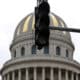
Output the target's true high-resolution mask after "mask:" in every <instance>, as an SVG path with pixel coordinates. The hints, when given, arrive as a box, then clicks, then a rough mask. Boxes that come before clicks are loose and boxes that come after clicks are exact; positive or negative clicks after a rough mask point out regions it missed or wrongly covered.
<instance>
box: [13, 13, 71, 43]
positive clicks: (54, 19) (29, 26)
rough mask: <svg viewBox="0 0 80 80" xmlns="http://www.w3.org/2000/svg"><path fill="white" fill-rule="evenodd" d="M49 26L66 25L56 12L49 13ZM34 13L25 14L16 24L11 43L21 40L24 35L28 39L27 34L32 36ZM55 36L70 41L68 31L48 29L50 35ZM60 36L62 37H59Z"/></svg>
mask: <svg viewBox="0 0 80 80" xmlns="http://www.w3.org/2000/svg"><path fill="white" fill-rule="evenodd" d="M49 16H50V26H54V27H67V25H66V24H65V22H64V21H63V20H62V19H61V18H60V17H59V16H57V15H56V14H54V13H50V15H49ZM34 24H35V15H34V13H31V14H29V15H28V16H26V17H25V18H24V19H23V20H22V21H21V22H20V23H19V24H18V26H17V28H16V30H15V33H14V38H13V43H14V42H16V41H19V40H22V39H23V38H24V36H25V37H26V39H28V37H29V36H33V32H35V27H34ZM30 34H31V35H30ZM53 36H54V38H56V37H57V36H59V37H58V40H64V41H66V40H67V41H68V42H69V43H72V41H71V36H70V33H69V32H66V31H58V30H50V37H53ZM59 38H62V39H59Z"/></svg>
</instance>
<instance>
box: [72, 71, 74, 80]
mask: <svg viewBox="0 0 80 80" xmlns="http://www.w3.org/2000/svg"><path fill="white" fill-rule="evenodd" d="M71 80H74V73H73V72H72V74H71Z"/></svg>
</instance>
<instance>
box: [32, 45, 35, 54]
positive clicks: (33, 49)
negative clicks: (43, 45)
mask: <svg viewBox="0 0 80 80" xmlns="http://www.w3.org/2000/svg"><path fill="white" fill-rule="evenodd" d="M32 54H36V46H35V45H33V46H32Z"/></svg>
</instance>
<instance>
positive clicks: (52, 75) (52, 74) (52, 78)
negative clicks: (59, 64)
mask: <svg viewBox="0 0 80 80" xmlns="http://www.w3.org/2000/svg"><path fill="white" fill-rule="evenodd" d="M50 70H51V71H50V78H51V80H54V72H53V68H51V69H50Z"/></svg>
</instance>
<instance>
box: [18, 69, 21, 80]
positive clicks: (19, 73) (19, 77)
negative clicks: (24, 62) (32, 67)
mask: <svg viewBox="0 0 80 80" xmlns="http://www.w3.org/2000/svg"><path fill="white" fill-rule="evenodd" d="M18 80H21V70H18Z"/></svg>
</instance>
